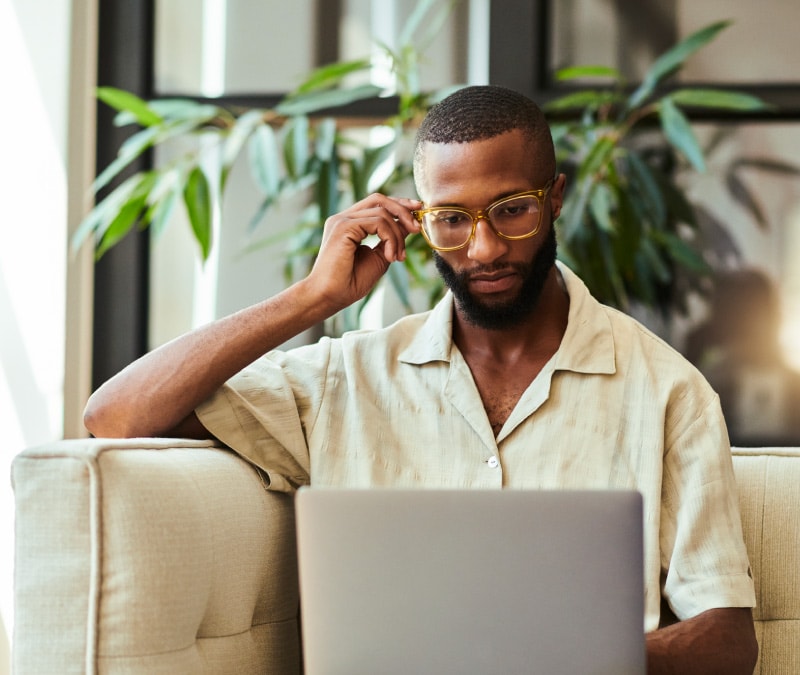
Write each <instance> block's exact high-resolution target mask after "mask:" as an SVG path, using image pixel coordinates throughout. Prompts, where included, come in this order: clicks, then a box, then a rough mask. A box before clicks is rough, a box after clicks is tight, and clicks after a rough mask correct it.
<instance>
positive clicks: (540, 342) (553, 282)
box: [453, 265, 569, 364]
mask: <svg viewBox="0 0 800 675" xmlns="http://www.w3.org/2000/svg"><path fill="white" fill-rule="evenodd" d="M568 313H569V296H568V295H567V292H566V287H565V286H564V281H563V279H562V278H561V273H560V272H559V271H558V269H557V268H556V266H555V265H554V266H553V267H552V269H551V270H550V273H549V274H548V277H547V281H546V282H545V285H544V288H542V294H541V297H540V298H539V302H538V303H537V304H536V307H535V308H534V310H533V311H532V312H531V313H530V315H529V316H528V317H527V318H526V319H524V320H523V321H522V322H520V323H519V324H517V325H516V326H512V327H509V328H504V329H502V330H490V329H487V328H481V327H479V326H475V325H474V324H472V323H470V322H469V321H467V320H466V319H465V318H464V317H463V316H462V315H461V313H460V311H459V309H458V305H457V304H456V309H455V316H454V317H453V340H454V342H455V343H456V345H457V346H458V348H459V350H461V352H462V354H464V356H465V357H469V356H470V355H482V356H486V357H491V358H492V359H493V360H494V361H495V362H497V363H498V364H503V363H513V362H515V361H518V360H519V359H520V358H536V359H541V358H544V357H545V356H546V358H547V359H549V358H550V356H552V355H553V354H554V353H555V352H556V350H557V349H558V347H559V345H560V344H561V338H562V337H563V336H564V331H566V328H567V315H568Z"/></svg>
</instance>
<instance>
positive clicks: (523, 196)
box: [411, 180, 553, 251]
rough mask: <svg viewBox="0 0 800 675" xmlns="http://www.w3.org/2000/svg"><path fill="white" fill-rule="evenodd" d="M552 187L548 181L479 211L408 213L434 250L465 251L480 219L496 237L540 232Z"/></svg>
mask: <svg viewBox="0 0 800 675" xmlns="http://www.w3.org/2000/svg"><path fill="white" fill-rule="evenodd" d="M552 186H553V181H552V180H550V181H548V182H547V185H545V186H544V187H543V188H539V189H538V190H527V191H526V192H519V193H517V194H514V195H511V196H509V197H503V199H498V200H497V201H496V202H494V203H492V204H490V205H489V206H487V207H486V208H485V209H481V210H478V211H473V210H471V209H463V208H461V207H460V206H434V207H433V208H430V209H420V210H419V211H412V212H411V213H412V215H413V216H414V218H416V219H417V221H418V222H419V224H420V226H421V227H420V229H421V230H422V236H424V237H425V241H427V242H428V244H429V245H430V247H431V248H433V249H435V250H437V251H457V250H458V249H460V248H464V247H465V246H466V245H467V244H468V243H469V242H470V240H471V239H472V238H473V237H474V236H475V228H476V227H477V226H478V221H479V220H480V219H481V218H483V219H484V220H485V221H486V222H487V223H489V225H490V227H491V228H492V230H494V233H495V234H496V235H497V236H498V237H502V238H503V239H511V240H515V239H527V238H528V237H532V236H533V235H535V234H536V233H537V232H538V231H539V227H540V226H541V224H542V211H544V199H545V197H546V196H547V193H548V192H549V191H550V188H551V187H552Z"/></svg>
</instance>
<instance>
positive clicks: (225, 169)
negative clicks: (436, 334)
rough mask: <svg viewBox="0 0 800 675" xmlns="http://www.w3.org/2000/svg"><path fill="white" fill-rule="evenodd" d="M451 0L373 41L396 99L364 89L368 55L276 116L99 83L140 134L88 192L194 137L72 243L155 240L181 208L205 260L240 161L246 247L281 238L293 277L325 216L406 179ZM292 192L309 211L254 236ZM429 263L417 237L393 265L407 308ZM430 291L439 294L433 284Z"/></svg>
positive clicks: (101, 210)
mask: <svg viewBox="0 0 800 675" xmlns="http://www.w3.org/2000/svg"><path fill="white" fill-rule="evenodd" d="M455 2H456V0H420V1H419V2H418V3H417V5H416V6H415V8H414V10H413V12H412V14H411V15H410V17H409V19H408V21H407V22H406V24H405V25H404V27H403V29H402V31H401V33H400V35H399V37H398V45H399V46H398V47H397V48H396V49H392V48H391V47H389V46H388V45H385V44H379V45H378V47H379V48H380V49H381V50H382V51H383V53H384V55H385V56H386V57H387V58H386V60H387V62H388V63H389V69H390V74H391V76H392V79H393V80H394V82H395V83H396V86H395V91H393V92H384V91H383V89H382V88H381V87H378V86H376V85H374V84H371V83H369V82H364V80H365V78H364V75H368V74H369V72H370V71H371V70H372V68H373V64H372V62H371V61H370V59H358V60H353V61H346V62H339V63H332V64H329V65H326V66H323V67H321V68H318V69H316V70H314V71H313V72H312V73H310V74H309V76H308V77H307V78H306V80H305V81H304V82H302V83H301V84H300V85H299V86H298V87H297V88H296V89H295V90H294V91H293V92H291V93H289V94H288V95H287V96H286V97H285V98H283V99H282V100H281V101H280V102H279V103H278V104H277V105H276V106H275V107H274V108H271V109H233V108H230V109H229V108H225V107H222V106H217V105H212V104H208V103H201V102H197V101H194V100H191V99H160V100H158V99H157V100H152V101H144V100H142V99H141V98H139V97H137V96H135V95H133V94H131V93H129V92H126V91H122V90H119V89H115V88H111V87H101V88H99V89H98V92H97V96H98V98H99V99H100V100H101V101H103V102H104V103H105V104H107V105H109V106H110V107H112V108H114V109H115V110H117V111H118V112H117V116H116V118H115V124H116V125H118V126H126V125H131V124H134V125H138V126H139V127H141V130H139V131H137V132H136V133H134V134H133V135H132V136H130V138H128V140H126V141H125V142H124V143H123V144H122V146H121V147H120V149H119V152H118V156H117V158H116V159H115V161H114V162H112V163H111V164H110V165H109V166H108V167H107V168H106V169H105V170H104V171H103V172H102V173H101V174H100V175H99V176H98V177H97V179H96V180H95V182H94V185H93V189H94V191H95V192H98V191H100V190H102V189H104V188H107V187H108V186H109V185H110V184H111V182H112V181H114V180H115V179H116V180H119V178H120V177H121V176H122V175H124V172H125V171H126V169H127V168H128V167H129V165H130V164H131V162H133V161H134V160H135V159H137V158H138V157H140V156H141V155H142V154H143V153H144V152H146V151H148V150H150V149H152V148H154V147H156V146H167V145H168V144H170V143H173V142H174V141H176V140H181V141H182V142H184V143H185V141H186V139H187V138H194V139H196V142H194V143H193V144H191V148H190V149H189V150H188V151H184V152H180V153H177V156H176V157H175V158H174V159H173V160H171V161H169V162H167V163H166V164H163V165H160V166H158V167H155V168H152V169H148V170H145V171H139V172H136V173H135V174H134V175H132V176H129V177H127V178H125V179H124V180H122V182H120V183H119V184H118V185H116V186H115V187H114V189H113V190H112V191H111V192H110V193H109V194H108V195H107V196H106V197H105V198H104V199H103V200H102V201H100V202H99V203H98V204H97V205H96V206H95V208H94V209H93V210H92V211H91V212H90V213H89V214H88V216H87V217H86V218H85V219H84V221H83V222H82V224H81V225H80V227H79V228H78V231H77V233H76V236H75V238H74V242H73V243H74V245H76V246H78V245H80V244H81V243H82V242H83V241H84V240H85V239H86V238H88V237H90V236H92V237H93V238H94V242H95V248H96V255H97V256H98V257H100V256H102V255H103V254H104V253H105V252H106V251H107V250H108V249H109V248H111V247H112V246H114V245H116V244H117V243H118V242H119V241H120V240H121V239H122V238H123V237H124V236H125V235H126V234H127V233H128V232H129V231H130V230H131V229H132V228H133V227H134V226H138V227H141V228H145V227H149V228H150V229H151V231H152V232H153V233H154V235H158V234H159V233H160V232H161V231H162V230H163V228H164V227H165V226H166V225H167V224H168V223H169V222H170V217H171V216H172V214H173V213H174V212H175V210H176V208H181V205H182V207H183V208H184V209H185V212H186V215H187V216H188V221H189V223H190V225H191V228H192V232H193V234H194V238H195V240H196V242H197V244H198V246H199V250H200V255H201V257H202V259H203V260H204V261H205V260H206V259H207V257H208V255H209V252H210V249H211V246H212V245H213V242H212V231H213V228H212V218H213V214H214V213H215V211H216V210H217V209H218V208H219V204H220V202H221V201H222V200H223V199H224V197H225V190H226V186H227V180H228V177H229V174H230V171H231V168H232V167H233V165H234V163H235V162H236V161H237V160H238V159H239V158H240V157H241V156H242V155H245V154H246V155H247V156H248V161H249V167H250V174H251V176H252V178H253V180H254V182H255V184H256V186H257V187H258V189H259V190H260V192H261V193H262V195H263V197H262V201H261V205H260V206H259V208H258V209H257V211H256V213H255V214H254V215H253V218H252V220H251V223H250V231H251V235H252V241H251V242H250V244H249V245H248V247H247V249H248V250H254V249H257V248H259V247H263V246H267V245H272V244H275V243H278V242H279V241H281V240H283V243H285V246H286V251H287V253H286V259H285V263H284V271H285V275H286V277H287V278H291V277H293V276H295V275H296V274H297V273H298V270H297V269H296V268H297V266H298V264H299V265H303V266H307V265H308V261H309V260H310V259H313V257H314V255H315V254H316V252H317V250H318V249H319V245H320V242H321V239H322V229H323V224H324V222H325V220H326V219H327V218H328V216H330V215H332V214H334V213H337V212H338V211H340V210H341V209H343V208H345V207H346V206H347V205H348V204H351V203H353V202H355V201H358V200H360V199H362V198H364V197H366V196H367V195H368V194H369V193H371V192H374V191H378V192H384V193H391V192H393V191H394V190H395V189H397V187H398V186H399V185H401V184H402V183H403V182H405V181H408V180H409V179H410V177H411V158H410V156H408V142H407V141H408V135H409V133H412V132H413V129H414V127H415V126H416V124H417V123H418V122H419V120H420V119H421V117H422V116H423V115H424V114H425V112H426V111H427V109H428V107H429V106H430V105H432V104H433V103H434V102H435V101H436V100H438V98H440V97H442V96H444V95H446V94H447V93H448V92H449V90H444V91H442V92H424V91H422V89H421V87H420V79H419V68H420V64H421V63H422V62H424V57H423V53H424V49H425V47H426V45H427V44H429V43H430V42H431V41H433V40H434V38H435V37H436V35H437V33H438V32H439V31H440V30H441V28H442V26H443V24H444V22H445V21H446V20H447V19H448V17H449V15H450V14H451V10H452V7H453V5H454V4H455ZM389 93H390V94H393V95H394V100H395V101H396V103H397V106H396V110H395V111H394V112H393V113H392V114H391V115H390V116H389V117H387V118H386V119H380V120H377V121H376V120H370V121H365V122H364V124H363V126H361V125H359V126H358V127H354V126H351V127H349V128H346V127H344V126H343V125H342V124H341V123H340V121H338V120H337V119H336V117H335V114H336V111H337V109H340V108H341V107H343V106H345V105H347V104H350V103H353V102H355V101H359V100H364V99H370V98H375V97H378V96H382V95H386V94H389ZM365 128H366V129H369V130H375V129H376V128H380V129H381V130H382V131H383V134H382V136H383V138H384V139H385V140H384V141H383V142H381V143H380V144H379V145H377V146H376V145H372V144H370V143H369V142H368V141H364V140H362V139H363V137H364V136H365V135H366V134H364V133H363V131H364V129H365ZM359 132H361V133H359ZM298 194H301V195H303V196H304V198H305V199H306V204H307V205H306V208H304V209H303V210H302V213H301V214H300V216H299V218H298V221H297V223H296V224H295V225H294V227H292V228H290V229H287V230H286V231H285V232H283V233H281V234H280V235H278V236H277V237H275V236H273V237H260V236H259V232H258V226H259V224H260V223H261V222H262V220H263V219H264V217H265V215H266V214H267V213H268V212H269V209H270V208H271V207H272V206H273V205H274V204H276V203H277V202H280V201H281V200H285V199H287V198H290V197H293V196H296V195H298ZM429 257H430V256H429V251H428V249H427V247H426V246H425V245H424V242H422V241H421V238H420V241H412V242H410V243H409V255H408V257H407V258H406V261H405V263H404V264H403V265H392V266H391V269H390V273H389V275H388V278H389V280H390V282H391V284H392V286H393V288H394V289H395V291H396V292H397V294H398V297H399V298H400V300H401V302H402V303H403V304H404V306H406V307H407V308H408V309H409V310H410V300H409V288H410V286H411V285H412V284H413V283H414V282H416V283H420V284H423V285H424V284H426V283H428V281H427V277H428V276H429V275H427V274H425V273H424V272H423V269H422V268H423V267H424V266H425V264H426V261H427V260H428V259H429ZM429 285H430V284H429ZM431 288H432V290H431V293H432V294H433V295H434V296H438V295H439V293H440V288H439V285H438V283H436V284H433V285H432V286H431ZM366 300H367V299H365V300H364V301H362V302H361V303H359V307H358V308H356V312H355V315H357V313H358V310H359V308H360V307H363V305H364V304H365V302H366ZM355 315H354V313H353V312H352V311H350V312H346V313H344V314H343V321H344V325H343V326H342V328H349V327H351V326H352V325H353V322H354V321H355V318H356V316H355Z"/></svg>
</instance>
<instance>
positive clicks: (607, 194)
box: [589, 183, 616, 232]
mask: <svg viewBox="0 0 800 675" xmlns="http://www.w3.org/2000/svg"><path fill="white" fill-rule="evenodd" d="M612 203H613V196H612V194H611V190H610V188H609V187H608V185H606V184H605V183H597V184H596V185H595V186H594V190H592V196H591V197H590V199H589V211H590V212H591V214H592V216H593V217H594V219H595V221H597V224H598V225H599V226H600V227H601V228H602V229H603V230H605V231H606V232H614V231H615V229H616V228H615V227H614V223H613V222H612V220H611V209H612Z"/></svg>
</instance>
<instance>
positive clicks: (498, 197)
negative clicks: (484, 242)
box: [427, 188, 539, 211]
mask: <svg viewBox="0 0 800 675" xmlns="http://www.w3.org/2000/svg"><path fill="white" fill-rule="evenodd" d="M538 189H539V188H527V189H525V190H508V191H507V192H502V193H500V194H499V195H496V196H495V197H494V199H492V201H490V202H489V203H488V204H484V206H482V207H481V209H484V208H486V207H487V206H491V205H492V204H495V203H496V202H499V201H500V200H501V199H506V198H507V197H513V196H514V195H518V194H520V193H521V192H531V191H534V190H538ZM448 206H452V207H453V208H455V209H466V210H467V211H475V210H476V209H470V208H469V207H468V206H464V205H463V204H459V203H457V202H442V203H441V204H430V205H428V206H427V208H429V209H446V208H447V207H448Z"/></svg>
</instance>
